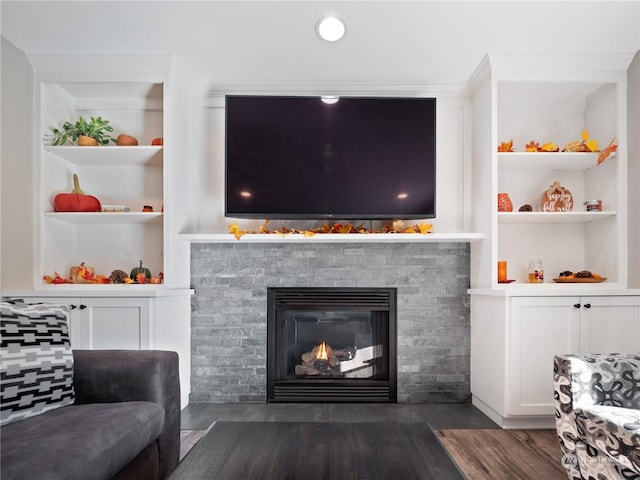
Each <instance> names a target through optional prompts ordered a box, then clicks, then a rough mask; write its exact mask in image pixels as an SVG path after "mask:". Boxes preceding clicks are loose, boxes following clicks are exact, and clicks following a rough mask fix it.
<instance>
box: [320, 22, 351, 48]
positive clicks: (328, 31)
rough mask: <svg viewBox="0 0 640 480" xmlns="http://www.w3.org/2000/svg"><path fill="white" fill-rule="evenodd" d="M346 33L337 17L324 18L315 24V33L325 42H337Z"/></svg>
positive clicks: (342, 23)
mask: <svg viewBox="0 0 640 480" xmlns="http://www.w3.org/2000/svg"><path fill="white" fill-rule="evenodd" d="M346 31H347V29H346V27H345V25H344V22H343V21H342V20H340V19H339V18H338V17H324V18H321V19H320V20H318V23H317V24H316V33H317V34H318V36H319V37H320V38H321V39H323V40H326V41H327V42H337V41H338V40H340V39H341V38H342V37H344V34H345V32H346Z"/></svg>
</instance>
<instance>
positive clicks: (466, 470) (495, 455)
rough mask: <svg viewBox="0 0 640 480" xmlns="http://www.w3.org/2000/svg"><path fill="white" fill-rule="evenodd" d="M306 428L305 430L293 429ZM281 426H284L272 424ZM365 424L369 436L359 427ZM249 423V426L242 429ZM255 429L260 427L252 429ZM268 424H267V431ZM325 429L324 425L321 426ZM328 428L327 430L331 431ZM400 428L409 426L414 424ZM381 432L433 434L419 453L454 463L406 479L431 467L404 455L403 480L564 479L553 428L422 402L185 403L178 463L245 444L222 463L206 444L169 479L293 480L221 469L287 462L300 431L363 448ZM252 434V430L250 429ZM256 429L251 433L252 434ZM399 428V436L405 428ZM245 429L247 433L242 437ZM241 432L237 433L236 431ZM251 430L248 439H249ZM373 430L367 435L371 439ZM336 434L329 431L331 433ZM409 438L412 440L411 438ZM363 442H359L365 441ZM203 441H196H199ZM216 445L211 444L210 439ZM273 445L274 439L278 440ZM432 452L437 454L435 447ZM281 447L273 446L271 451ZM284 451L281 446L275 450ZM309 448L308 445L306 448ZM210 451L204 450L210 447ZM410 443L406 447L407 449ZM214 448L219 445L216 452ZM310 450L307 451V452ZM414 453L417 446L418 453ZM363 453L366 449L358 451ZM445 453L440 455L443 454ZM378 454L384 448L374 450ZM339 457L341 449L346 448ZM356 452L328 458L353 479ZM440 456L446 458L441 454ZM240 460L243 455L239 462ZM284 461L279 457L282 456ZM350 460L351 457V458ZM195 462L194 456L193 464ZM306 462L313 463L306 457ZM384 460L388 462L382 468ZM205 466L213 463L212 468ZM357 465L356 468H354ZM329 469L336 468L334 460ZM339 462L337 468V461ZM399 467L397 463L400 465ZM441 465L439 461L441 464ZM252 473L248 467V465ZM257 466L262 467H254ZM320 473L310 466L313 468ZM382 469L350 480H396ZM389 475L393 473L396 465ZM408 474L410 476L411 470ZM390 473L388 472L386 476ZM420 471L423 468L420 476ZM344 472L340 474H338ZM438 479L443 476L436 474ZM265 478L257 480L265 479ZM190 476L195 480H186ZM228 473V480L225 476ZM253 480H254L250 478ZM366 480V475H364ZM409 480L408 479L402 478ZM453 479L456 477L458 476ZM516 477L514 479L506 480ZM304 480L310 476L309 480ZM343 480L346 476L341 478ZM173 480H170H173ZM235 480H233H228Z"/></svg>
mask: <svg viewBox="0 0 640 480" xmlns="http://www.w3.org/2000/svg"><path fill="white" fill-rule="evenodd" d="M242 422H244V423H246V424H247V426H246V428H245V427H243V426H240V427H234V426H233V423H236V425H237V424H238V423H242ZM296 422H297V423H300V422H303V423H307V424H308V426H307V427H305V426H304V425H303V426H300V425H297V426H294V423H296ZM278 423H280V424H282V423H285V424H286V423H288V424H289V425H284V426H283V425H276V424H278ZM367 423H370V424H371V431H369V430H370V429H369V428H367V427H366V425H364V427H363V424H367ZM214 424H215V428H214V429H212V430H211V431H210V432H211V435H206V433H207V430H208V429H211V427H212V425H214ZM249 424H252V426H251V427H249ZM258 424H259V425H258ZM270 424H273V425H270ZM324 424H327V425H326V427H323V425H324ZM331 424H333V425H331ZM349 424H359V425H358V426H356V425H354V429H353V431H351V430H350V427H349ZM407 424H416V425H414V426H411V425H407ZM385 425H386V426H387V429H388V431H389V432H393V431H395V429H400V430H401V431H399V432H397V435H396V438H399V439H402V441H405V440H404V439H405V437H406V438H411V435H412V434H411V433H410V432H412V431H417V430H416V429H419V428H426V429H427V430H433V432H434V433H435V436H434V437H433V442H435V443H433V444H431V447H429V448H426V447H425V448H424V449H423V450H424V451H430V450H433V451H436V450H438V449H439V450H440V452H441V457H440V458H442V455H444V456H446V457H448V458H451V459H453V460H454V462H455V463H456V464H457V468H456V469H455V470H456V472H451V473H449V474H445V475H444V476H440V475H431V474H427V473H425V476H421V475H420V476H412V474H411V472H413V471H415V470H416V469H423V470H424V469H428V468H429V467H428V465H430V463H429V462H428V461H427V462H425V463H423V464H421V465H420V466H418V465H417V463H416V462H413V463H412V461H410V460H411V457H407V458H406V459H405V461H404V464H403V465H405V466H406V469H408V470H406V471H401V473H403V474H405V476H406V478H420V479H422V478H425V479H428V478H435V479H437V480H441V479H446V478H464V477H465V475H466V477H467V478H468V479H469V480H480V479H483V480H484V479H486V480H497V479H505V480H507V479H509V480H510V479H512V478H514V479H515V478H518V480H525V479H531V480H537V479H538V478H549V479H552V478H554V479H555V478H558V479H561V478H566V477H565V475H566V474H565V473H564V471H563V470H562V469H561V468H559V466H560V458H561V452H560V448H559V445H558V443H557V440H556V438H555V431H553V430H546V431H545V430H502V429H500V427H498V426H497V425H496V424H495V423H494V422H493V421H491V420H490V419H489V418H488V417H487V416H485V415H484V414H483V413H482V412H480V411H479V410H478V409H477V408H475V407H474V406H472V405H470V404H438V405H424V404H313V403H304V404H191V405H189V406H188V407H187V408H185V409H184V410H183V412H182V447H183V448H182V452H181V458H183V457H184V456H185V455H186V454H187V452H189V451H190V450H191V449H192V447H193V446H194V445H195V444H196V443H198V442H200V443H199V445H200V446H201V447H206V445H203V442H204V443H206V442H207V441H208V442H214V443H212V445H214V444H215V445H220V444H221V443H227V442H228V440H229V439H231V440H232V441H233V442H235V441H236V440H235V439H236V438H237V444H238V445H239V444H242V445H245V446H246V448H245V447H243V448H244V450H242V449H240V450H236V451H234V452H233V453H230V454H229V455H227V454H226V453H225V454H221V453H220V452H219V451H217V452H212V453H214V454H215V455H219V456H220V455H222V457H223V458H225V460H224V462H223V461H221V460H220V459H216V458H213V459H212V458H211V455H210V454H209V452H211V450H215V449H214V448H213V447H211V446H209V447H207V448H199V449H196V448H194V449H193V452H192V454H191V455H190V457H189V458H186V459H185V462H186V463H187V464H188V465H192V466H190V467H189V468H188V469H186V471H187V472H188V474H186V476H185V473H184V472H185V468H184V466H182V467H183V468H182V469H181V470H180V471H176V476H175V478H176V479H182V478H191V477H193V478H194V479H199V478H202V479H204V478H207V479H209V478H221V479H224V478H233V475H234V474H236V473H242V474H243V475H245V474H248V475H249V477H246V476H245V478H251V479H253V478H256V479H257V478H260V479H261V480H262V479H263V478H274V479H275V478H278V479H280V478H283V479H284V478H295V477H291V476H287V475H286V474H284V476H283V474H282V472H280V473H278V472H276V473H274V471H271V472H267V473H268V474H266V473H264V472H258V473H256V472H249V473H248V471H244V470H242V469H243V468H248V467H246V466H244V464H243V463H242V462H239V463H237V462H236V464H235V467H234V468H235V469H236V470H232V472H233V473H231V474H229V472H226V473H225V470H224V469H227V468H230V465H233V463H232V462H231V459H232V458H233V456H234V455H237V452H238V451H239V452H244V453H243V454H242V455H240V457H242V458H247V456H248V455H249V453H250V451H252V449H255V450H260V449H261V448H262V449H265V448H266V449H267V450H269V451H270V452H271V454H272V455H276V454H277V455H278V456H279V458H281V459H282V458H285V463H286V461H288V460H286V459H287V458H288V457H286V455H287V453H286V452H288V450H287V448H293V449H294V450H296V449H298V450H299V449H300V448H301V445H300V444H299V443H300V442H301V440H300V439H301V438H305V436H304V435H306V434H305V433H304V432H302V430H300V429H301V428H302V429H305V428H312V429H325V428H326V429H327V430H331V431H333V430H335V431H336V432H342V433H336V434H338V435H347V432H348V435H349V436H350V438H351V442H355V443H358V442H360V443H361V444H362V445H369V444H370V442H373V440H372V439H373V438H376V435H375V431H376V429H380V428H382V429H384V428H385V427H384V426H385ZM252 429H253V430H252ZM256 429H257V430H256ZM404 429H406V431H405V430H404ZM245 430H246V431H245ZM243 432H244V433H243ZM249 432H250V433H249ZM372 432H373V433H372ZM334 433H335V432H334ZM261 436H262V437H263V438H272V439H274V442H275V443H274V444H273V445H267V446H266V447H265V446H262V447H261V446H260V445H258V444H256V445H254V444H253V443H252V442H254V437H255V438H261ZM414 437H415V435H414ZM417 437H419V438H422V437H425V438H426V437H427V435H426V434H418V435H417ZM220 438H224V441H220ZM288 438H294V439H295V438H297V439H298V440H293V442H294V443H296V442H297V444H296V446H293V445H290V447H287V448H285V447H286V445H288V443H287V442H290V441H291V440H286V441H285V440H284V439H288ZM367 438H368V440H367V441H366V442H365V440H364V439H367ZM201 439H202V440H201ZM216 439H217V440H216ZM278 439H279V440H278ZM436 444H437V446H438V447H441V448H436V447H435V445H436ZM278 445H280V447H279V446H278ZM282 445H284V446H285V447H281V446H282ZM309 445H313V444H309ZM210 447H211V448H210ZM414 447H415V445H414V446H413V447H412V448H414ZM216 448H218V447H216ZM306 448H311V447H306ZM407 448H408V447H407ZM418 449H419V447H418ZM365 450H366V449H365ZM443 450H444V452H443ZM380 451H384V450H380ZM331 452H332V450H331V449H329V450H326V451H325V452H324V453H323V455H329V456H330V455H331ZM345 452H346V450H345ZM354 452H357V449H356V450H354V451H353V452H352V453H351V455H352V456H351V457H350V456H349V455H347V454H346V453H349V452H346V453H345V455H343V456H342V457H340V456H339V455H337V454H336V455H335V458H339V457H340V458H342V461H346V462H348V463H349V462H350V465H352V473H353V472H355V471H356V470H357V468H356V467H353V466H354V465H356V466H357V465H359V464H361V460H359V459H358V456H357V454H355V453H354ZM445 452H446V453H445ZM243 455H244V456H243ZM283 455H284V457H283ZM354 455H355V456H354ZM419 456H422V457H426V456H427V455H426V454H420V455H419ZM194 457H200V460H197V459H196V458H194ZM295 458H296V461H298V459H299V458H301V457H300V453H299V452H298V453H297V456H296V457H295ZM306 461H308V462H311V461H312V458H311V457H309V459H308V460H306ZM388 461H389V460H387V462H388ZM393 461H395V457H392V463H393ZM212 462H214V463H215V462H218V463H215V465H214V464H213V463H212ZM359 462H360V463H359ZM333 463H334V464H335V463H336V462H333ZM338 463H339V462H338ZM437 463H438V462H437V461H436V462H434V461H432V462H431V464H434V465H435V464H437ZM401 464H402V462H401ZM444 464H446V462H443V465H444ZM202 465H207V467H206V468H205V469H204V470H203V472H204V471H207V472H209V473H202V474H201V475H195V470H194V468H195V469H196V470H197V468H199V466H202ZM325 467H326V468H329V469H330V468H332V467H330V466H329V465H326V466H323V468H325ZM253 468H255V467H253ZM260 468H262V467H260ZM318 468H320V467H317V468H316V469H318ZM381 468H382V467H380V466H379V467H378V469H377V470H376V472H377V473H376V475H374V476H371V472H369V471H368V470H367V469H366V468H365V469H364V470H362V471H361V472H360V474H357V475H356V476H355V477H349V478H358V479H360V478H362V479H367V480H371V479H378V478H380V479H385V480H386V479H389V478H400V477H395V476H394V475H393V474H390V473H387V474H384V472H383V473H382V474H380V472H381V471H382V470H380V469H381ZM395 468H396V470H398V469H399V467H397V466H396V467H395ZM212 469H213V470H214V471H218V470H219V473H220V476H218V475H216V476H215V477H211V476H210V472H211V471H212ZM412 469H414V470H412ZM318 471H321V472H325V473H326V474H327V475H326V476H324V477H322V476H321V477H318V478H343V477H344V475H342V476H341V475H338V474H337V473H336V472H334V471H333V470H322V469H320V470H318ZM391 471H392V470H389V472H391ZM426 471H427V470H425V472H426ZM540 472H544V474H545V477H539V476H538V473H540ZM343 473H344V472H343ZM442 473H443V474H444V472H442ZM263 474H264V475H267V476H266V477H264V475H263ZM193 475H195V476H193ZM229 475H231V476H229ZM256 475H258V476H256ZM367 475H369V476H367ZM407 475H408V476H407ZM458 475H459V476H458ZM513 475H516V476H513ZM309 478H311V477H309ZM345 478H346V477H345ZM172 480H173V478H172ZM234 480H235V479H234Z"/></svg>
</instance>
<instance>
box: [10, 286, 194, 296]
mask: <svg viewBox="0 0 640 480" xmlns="http://www.w3.org/2000/svg"><path fill="white" fill-rule="evenodd" d="M193 293H194V290H193V289H188V288H168V287H167V286H166V285H164V284H158V285H156V284H145V285H137V284H117V285H116V284H106V285H99V284H84V285H78V284H72V283H63V284H60V285H42V286H40V287H38V288H36V289H34V290H4V291H3V292H2V296H3V298H21V297H51V298H55V297H69V296H77V297H118V298H120V297H173V296H181V295H193Z"/></svg>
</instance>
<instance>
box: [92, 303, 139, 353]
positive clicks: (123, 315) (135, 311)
mask: <svg viewBox="0 0 640 480" xmlns="http://www.w3.org/2000/svg"><path fill="white" fill-rule="evenodd" d="M79 309H81V311H82V312H84V315H83V318H82V321H81V325H80V336H81V344H82V348H86V349H90V350H99V349H124V350H144V349H149V348H151V342H150V338H151V334H150V325H151V322H150V305H149V299H147V298H85V299H83V300H82V302H81V304H80V306H79Z"/></svg>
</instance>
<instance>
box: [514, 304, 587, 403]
mask: <svg viewBox="0 0 640 480" xmlns="http://www.w3.org/2000/svg"><path fill="white" fill-rule="evenodd" d="M511 302H512V303H511V312H512V321H511V333H510V335H509V383H508V387H507V405H508V406H509V407H508V408H509V412H508V413H509V414H511V415H552V414H553V412H554V406H553V357H554V355H556V354H558V353H577V352H578V347H579V345H578V343H579V341H578V339H579V315H580V309H579V308H578V307H576V306H575V305H578V304H579V298H578V297H575V298H573V297H516V298H513V299H512V300H511Z"/></svg>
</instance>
